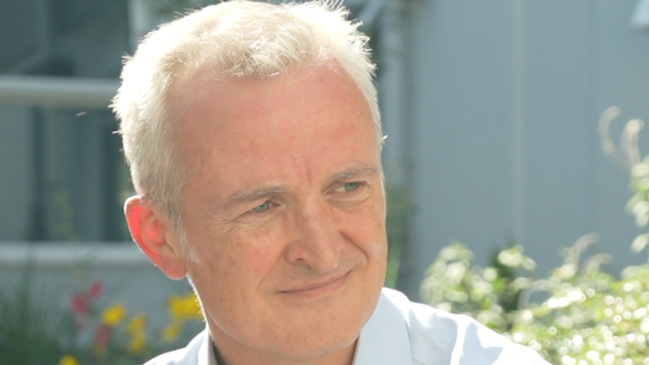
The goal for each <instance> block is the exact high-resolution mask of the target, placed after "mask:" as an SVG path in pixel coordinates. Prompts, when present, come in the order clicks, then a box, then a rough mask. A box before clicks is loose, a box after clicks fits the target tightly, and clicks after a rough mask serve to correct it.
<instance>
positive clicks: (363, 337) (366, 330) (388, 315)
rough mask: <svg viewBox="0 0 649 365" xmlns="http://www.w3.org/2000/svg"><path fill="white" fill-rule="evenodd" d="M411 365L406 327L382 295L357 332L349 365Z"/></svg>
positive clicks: (398, 312)
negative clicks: (353, 352)
mask: <svg viewBox="0 0 649 365" xmlns="http://www.w3.org/2000/svg"><path fill="white" fill-rule="evenodd" d="M372 364H391V365H406V364H408V365H412V355H411V351H410V339H409V335H408V327H407V325H406V320H405V318H404V316H403V314H402V313H401V310H400V309H399V308H397V307H396V306H395V305H394V304H393V303H391V302H390V301H389V300H388V299H387V297H386V294H385V293H382V294H381V298H380V299H379V303H378V304H377V306H376V309H375V310H374V313H373V314H372V317H370V320H369V321H368V322H367V323H366V324H365V326H364V327H363V329H362V330H361V334H360V337H359V338H358V343H357V344H356V354H355V355H354V362H353V363H352V365H372Z"/></svg>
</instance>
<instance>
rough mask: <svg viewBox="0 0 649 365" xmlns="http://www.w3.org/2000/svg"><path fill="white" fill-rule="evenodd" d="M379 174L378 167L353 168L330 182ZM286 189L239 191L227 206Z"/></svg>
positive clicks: (271, 188)
mask: <svg viewBox="0 0 649 365" xmlns="http://www.w3.org/2000/svg"><path fill="white" fill-rule="evenodd" d="M377 173H379V168H378V167H374V166H372V167H362V168H353V169H349V170H346V171H342V172H339V173H337V174H334V175H333V176H332V177H331V178H330V179H329V180H330V181H341V180H349V179H353V178H356V177H361V176H371V175H375V174H377ZM283 191H284V189H282V188H279V187H268V188H260V189H253V190H239V191H236V192H234V193H232V194H231V195H230V196H228V197H227V198H226V205H230V204H236V203H241V202H242V203H249V202H254V201H257V200H261V199H263V198H267V197H270V196H273V195H277V194H280V193H282V192H283Z"/></svg>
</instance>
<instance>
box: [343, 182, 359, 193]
mask: <svg viewBox="0 0 649 365" xmlns="http://www.w3.org/2000/svg"><path fill="white" fill-rule="evenodd" d="M359 186H360V183H359V182H348V183H345V184H343V189H345V191H348V192H349V191H354V190H356V189H358V187H359Z"/></svg>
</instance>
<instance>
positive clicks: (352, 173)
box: [331, 166, 379, 181]
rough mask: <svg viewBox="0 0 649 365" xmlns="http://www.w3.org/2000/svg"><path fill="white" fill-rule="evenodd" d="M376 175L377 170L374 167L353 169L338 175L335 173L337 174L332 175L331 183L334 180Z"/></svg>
mask: <svg viewBox="0 0 649 365" xmlns="http://www.w3.org/2000/svg"><path fill="white" fill-rule="evenodd" d="M378 173H379V168H378V167H376V166H369V167H362V168H354V169H350V170H347V171H343V172H340V173H337V174H335V175H333V176H332V178H331V180H333V181H336V180H349V179H353V178H355V177H360V176H370V175H376V174H378Z"/></svg>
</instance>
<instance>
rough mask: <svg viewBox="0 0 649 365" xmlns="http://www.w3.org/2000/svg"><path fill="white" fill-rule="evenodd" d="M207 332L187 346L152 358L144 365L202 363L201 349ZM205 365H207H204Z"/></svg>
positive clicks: (206, 337) (204, 343)
mask: <svg viewBox="0 0 649 365" xmlns="http://www.w3.org/2000/svg"><path fill="white" fill-rule="evenodd" d="M208 338H209V336H208V335H207V330H205V331H203V332H201V333H199V334H198V335H196V337H194V338H193V339H192V340H191V341H190V342H189V344H187V346H185V347H183V348H181V349H178V350H174V351H170V352H167V353H164V354H161V355H158V356H156V357H154V358H153V359H151V360H149V361H147V362H146V363H145V364H144V365H196V364H200V363H203V361H199V359H200V358H201V352H203V351H202V348H203V347H204V346H205V345H206V343H207V342H208V341H207V339H208ZM206 365H207V364H206Z"/></svg>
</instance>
